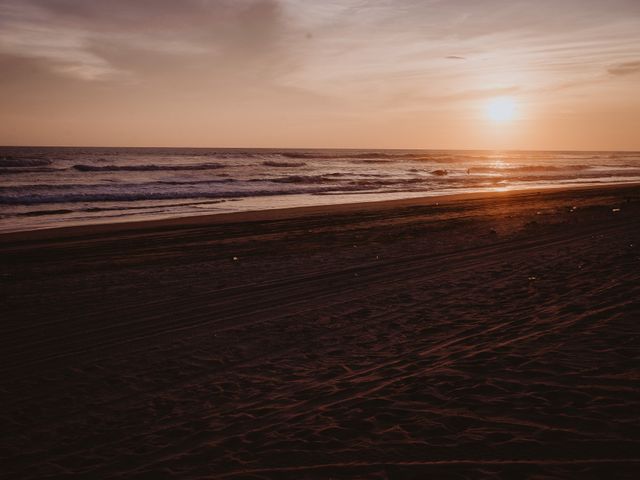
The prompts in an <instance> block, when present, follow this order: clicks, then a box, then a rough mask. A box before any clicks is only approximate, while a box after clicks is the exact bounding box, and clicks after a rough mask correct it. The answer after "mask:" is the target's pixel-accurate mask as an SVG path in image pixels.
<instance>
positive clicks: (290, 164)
mask: <svg viewBox="0 0 640 480" xmlns="http://www.w3.org/2000/svg"><path fill="white" fill-rule="evenodd" d="M262 165H264V166H265V167H281V168H283V167H304V166H305V165H306V163H304V162H276V161H273V160H267V161H265V162H262Z"/></svg>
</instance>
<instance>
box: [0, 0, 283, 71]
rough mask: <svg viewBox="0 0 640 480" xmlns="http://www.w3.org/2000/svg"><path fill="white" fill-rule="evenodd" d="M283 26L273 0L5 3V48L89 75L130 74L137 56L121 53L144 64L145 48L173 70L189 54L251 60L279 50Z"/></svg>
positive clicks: (1, 44) (1, 27)
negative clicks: (128, 59) (126, 60)
mask: <svg viewBox="0 0 640 480" xmlns="http://www.w3.org/2000/svg"><path fill="white" fill-rule="evenodd" d="M285 30H286V26H285V25H284V23H283V21H282V12H281V9H280V5H279V4H278V2H277V1H276V0H234V1H232V0H182V1H180V2H175V1H168V0H153V1H152V0H137V1H135V2H131V1H125V0H110V1H109V2H103V1H93V0H82V1H80V0H23V1H17V0H8V1H7V2H5V3H4V4H2V5H0V52H2V53H5V54H11V55H16V56H23V57H29V58H37V59H41V60H42V61H43V62H44V63H45V64H46V65H48V66H49V67H50V68H51V70H52V71H55V72H58V73H60V74H62V75H66V76H70V77H76V78H80V79H84V80H130V79H131V78H132V77H134V76H135V75H136V73H137V62H125V64H120V63H119V62H118V60H119V58H120V57H121V58H123V59H127V58H130V57H132V56H133V55H137V56H138V57H139V59H140V60H141V61H140V64H141V65H142V66H144V65H145V63H146V62H145V59H144V52H149V53H150V56H151V57H153V58H154V59H155V60H157V61H159V66H164V67H165V68H167V70H169V71H171V66H172V63H173V62H174V61H177V62H178V63H179V64H183V63H184V61H183V60H184V59H190V60H191V61H193V62H203V61H204V62H207V63H208V64H210V65H211V64H213V63H214V60H213V59H215V61H217V62H219V64H222V63H224V62H225V61H228V59H229V58H234V59H235V60H236V61H237V62H238V63H242V62H243V61H244V62H245V64H250V63H251V62H252V61H253V60H255V59H256V58H258V57H262V58H265V57H267V56H270V57H273V55H274V54H276V53H282V51H283V50H282V49H281V48H280V46H279V43H280V39H281V34H282V33H283V32H284V31H285ZM105 52H108V53H109V55H106V54H105ZM129 53H131V54H132V55H129ZM207 56H208V58H203V57H207ZM159 57H166V58H165V61H162V60H160V58H159ZM178 57H183V58H182V59H180V58H178Z"/></svg>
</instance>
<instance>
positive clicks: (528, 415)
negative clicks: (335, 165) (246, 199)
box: [0, 184, 640, 479]
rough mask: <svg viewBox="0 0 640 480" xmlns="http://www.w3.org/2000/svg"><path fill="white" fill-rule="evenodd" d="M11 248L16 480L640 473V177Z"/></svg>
mask: <svg viewBox="0 0 640 480" xmlns="http://www.w3.org/2000/svg"><path fill="white" fill-rule="evenodd" d="M0 257H1V258H2V262H0V284H1V288H2V291H3V295H2V301H1V304H2V305H1V307H0V308H1V309H0V316H1V317H2V318H3V322H2V324H1V327H0V360H1V363H0V370H2V378H3V379H4V380H3V382H2V389H1V392H2V394H1V405H0V406H1V409H0V412H1V413H0V428H1V429H2V431H3V432H4V435H3V436H2V440H1V443H0V459H1V462H0V463H1V464H2V469H1V470H2V471H1V472H0V477H1V478H7V479H9V478H21V479H36V478H37V479H41V478H67V477H70V478H92V479H99V478H127V479H130V478H136V479H137V478H140V479H142V478H148V479H164V478H167V479H168V478H180V479H205V478H230V479H241V478H242V479H271V478H282V479H305V478H312V479H324V478H340V479H342V478H344V479H347V478H348V479H351V478H367V479H418V478H438V479H478V478H567V479H569V478H572V479H573V478H604V477H607V478H616V479H626V478H628V479H631V478H637V476H638V474H639V473H640V456H639V452H640V418H639V417H638V413H637V412H639V411H640V389H639V387H638V385H639V380H640V370H639V367H640V343H639V334H640V329H639V327H638V318H640V301H639V300H638V299H640V186H638V185H637V184H634V185H622V186H599V187H584V188H571V189H545V190H533V189H532V190H527V191H503V192H489V193H477V194H465V195H454V196H441V197H428V198H409V199H401V200H391V201H384V202H368V203H352V204H340V205H323V206H311V207H303V208H291V209H273V210H264V211H257V212H239V213H229V214H220V215H212V216H198V217H182V218H172V219H158V220H153V221H146V222H128V223H111V224H101V225H81V226H74V227H67V228H57V229H43V230H34V231H24V232H13V233H6V234H3V235H0ZM74 476H75V477H74Z"/></svg>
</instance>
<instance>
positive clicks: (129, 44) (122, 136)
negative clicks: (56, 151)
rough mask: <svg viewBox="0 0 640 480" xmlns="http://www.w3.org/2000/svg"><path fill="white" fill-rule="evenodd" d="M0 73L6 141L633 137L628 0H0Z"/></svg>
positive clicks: (353, 143) (277, 142) (401, 141)
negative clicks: (493, 114) (498, 107)
mask: <svg viewBox="0 0 640 480" xmlns="http://www.w3.org/2000/svg"><path fill="white" fill-rule="evenodd" d="M0 72H1V75H0V105H1V106H2V107H1V108H0V144H3V145H100V146H193V147H198V146H201V147H216V146H220V147H223V146H236V147H281V148H282V147H328V148H331V147H354V148H456V149H481V148H483V149H485V148H486V149H505V148H513V149H581V150H590V149H602V150H611V149H621V150H625V149H626V150H634V149H637V150H640V1H638V0H606V1H605V0H598V1H596V0H554V1H551V0H537V1H533V0H531V1H516V0H446V1H445V0H431V1H430V0H399V1H392V0H371V1H360V0H326V1H316V0H227V1H222V0H217V1H213V0H211V1H207V0H181V1H175V0H136V1H132V0H110V1H97V0H95V1H94V0H0ZM495 97H507V98H508V99H509V101H511V102H513V104H514V105H515V115H514V117H513V119H511V120H508V121H504V122H495V121H492V120H491V119H490V118H489V116H488V114H487V111H486V108H487V107H486V106H487V104H488V103H489V102H490V101H491V99H493V98H495Z"/></svg>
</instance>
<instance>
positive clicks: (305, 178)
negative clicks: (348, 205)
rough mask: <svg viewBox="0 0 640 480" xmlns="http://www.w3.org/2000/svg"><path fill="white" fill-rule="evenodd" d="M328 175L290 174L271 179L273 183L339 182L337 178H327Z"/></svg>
mask: <svg viewBox="0 0 640 480" xmlns="http://www.w3.org/2000/svg"><path fill="white" fill-rule="evenodd" d="M327 177H329V176H328V175H290V176H288V177H280V178H272V179H270V180H269V181H270V182H273V183H310V184H317V183H329V182H337V181H338V180H336V179H335V178H327Z"/></svg>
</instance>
